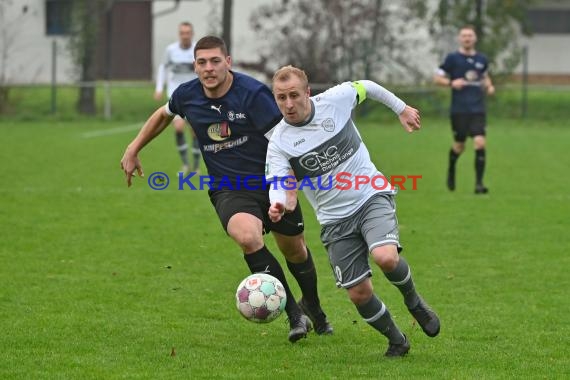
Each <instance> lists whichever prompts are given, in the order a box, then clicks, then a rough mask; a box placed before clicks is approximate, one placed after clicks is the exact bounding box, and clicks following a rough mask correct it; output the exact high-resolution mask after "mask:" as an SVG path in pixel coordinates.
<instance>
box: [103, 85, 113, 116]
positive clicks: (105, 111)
mask: <svg viewBox="0 0 570 380" xmlns="http://www.w3.org/2000/svg"><path fill="white" fill-rule="evenodd" d="M104 87H105V104H104V108H103V114H104V116H105V120H111V116H112V115H111V82H110V81H108V80H107V81H105V84H104Z"/></svg>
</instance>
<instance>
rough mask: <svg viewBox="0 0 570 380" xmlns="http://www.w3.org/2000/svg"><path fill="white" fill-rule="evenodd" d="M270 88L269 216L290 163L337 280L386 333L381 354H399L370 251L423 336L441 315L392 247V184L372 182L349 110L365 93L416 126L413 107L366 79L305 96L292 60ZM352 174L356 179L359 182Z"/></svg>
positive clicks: (395, 238) (274, 214) (281, 196)
mask: <svg viewBox="0 0 570 380" xmlns="http://www.w3.org/2000/svg"><path fill="white" fill-rule="evenodd" d="M273 95H274V97H275V100H276V102H277V105H278V107H279V110H280V111H281V113H282V115H283V120H282V121H281V122H280V123H279V124H277V126H276V127H275V128H274V129H273V130H272V131H271V132H269V133H268V137H269V135H270V137H269V138H270V140H269V147H268V150H267V161H266V168H267V172H266V177H267V179H268V180H273V185H272V187H271V189H270V193H269V194H270V201H271V206H270V208H269V210H268V214H269V217H270V218H271V220H273V221H278V220H280V219H281V217H282V216H283V214H284V211H285V207H284V204H285V201H286V193H285V187H288V186H290V184H287V185H285V184H284V183H283V181H282V180H283V178H288V177H289V173H290V172H291V171H293V173H294V175H295V178H294V179H293V178H291V179H292V180H293V181H295V180H296V181H297V182H296V183H297V185H296V186H297V188H300V189H302V190H303V191H304V193H305V195H306V197H307V199H308V200H309V202H310V203H311V205H312V206H313V208H314V209H315V211H316V213H317V219H318V220H319V223H320V224H321V228H322V229H321V240H322V241H323V244H324V245H325V247H326V248H327V251H328V255H329V260H330V263H331V267H332V268H333V272H334V274H335V277H336V280H337V284H338V286H339V287H343V288H345V289H347V291H348V295H349V297H350V299H351V301H352V302H353V303H354V304H355V306H356V309H357V310H358V312H359V313H360V315H361V316H362V317H363V318H364V320H365V321H366V322H367V323H368V324H370V325H371V326H372V327H373V328H375V329H376V330H378V331H379V332H381V333H382V334H383V335H385V336H386V337H387V338H388V340H389V346H388V350H387V351H386V353H385V355H386V356H389V357H396V356H404V355H405V354H406V353H407V352H408V351H409V349H410V344H409V342H408V339H407V338H406V336H405V335H404V334H402V332H401V331H400V330H399V329H398V327H397V326H396V324H395V323H394V321H393V320H392V317H391V316H390V313H389V312H388V309H387V308H386V306H385V305H384V304H383V303H382V301H380V299H379V298H378V297H377V296H376V295H375V294H374V292H373V288H372V282H371V281H370V276H371V275H372V271H371V269H370V266H369V264H368V255H369V254H370V255H371V256H372V259H373V260H374V262H375V263H376V264H377V265H378V266H379V267H380V268H381V269H382V272H383V273H384V275H385V276H386V278H388V280H389V281H390V282H391V283H392V284H394V285H395V286H396V287H397V288H398V289H399V290H400V292H401V293H402V295H403V296H404V302H405V304H406V306H407V308H408V310H409V311H410V313H411V314H412V315H413V316H414V318H415V319H416V320H417V321H418V323H419V325H420V326H421V327H422V329H423V331H424V332H425V333H426V334H427V335H428V336H431V337H433V336H436V335H437V334H438V333H439V330H440V323H439V319H438V317H437V315H436V314H435V313H434V312H433V311H432V310H431V309H430V308H429V306H428V305H427V304H426V303H425V302H424V300H423V299H422V298H421V297H420V295H419V294H418V293H417V292H416V290H415V286H414V283H413V281H412V276H411V272H410V268H409V266H408V264H407V263H406V261H405V260H404V258H403V257H401V256H400V255H399V251H401V247H400V243H399V233H398V222H397V219H396V205H395V202H394V195H395V193H396V189H393V188H392V186H391V185H389V184H388V183H384V184H383V183H380V182H377V183H375V184H374V183H372V182H373V181H372V179H373V178H376V179H378V178H383V176H382V174H381V173H380V172H379V171H378V170H377V169H376V167H375V165H374V164H373V163H372V161H371V160H370V156H369V154H368V150H367V149H366V146H365V145H364V143H363V142H362V139H361V138H360V135H359V133H358V131H357V130H356V127H355V125H354V122H353V121H352V119H351V113H352V110H353V108H354V107H355V106H356V105H357V104H359V103H361V102H362V101H364V99H366V98H367V97H368V98H370V99H373V100H376V101H379V102H381V103H383V104H385V105H386V106H388V107H389V108H391V109H392V111H394V112H395V113H396V114H398V115H399V119H400V122H401V124H402V125H403V126H404V128H405V129H406V130H407V131H408V132H413V131H414V130H417V129H419V128H420V116H419V112H418V110H416V109H414V108H412V107H409V106H407V105H406V104H405V103H404V102H403V101H402V100H400V99H399V98H397V97H396V96H395V95H394V94H392V93H391V92H389V91H388V90H386V89H384V88H383V87H382V86H380V85H378V84H377V83H374V82H372V81H369V80H362V81H358V82H346V83H343V84H340V85H338V86H335V87H333V88H331V89H329V90H327V91H325V92H324V93H322V94H319V95H317V96H314V97H310V89H309V86H308V79H307V76H306V75H305V73H304V72H303V71H302V70H300V69H298V68H295V67H292V66H285V67H283V68H281V69H279V70H278V71H277V72H276V73H275V75H274V77H273ZM357 176H358V178H360V179H361V181H360V184H359V186H358V188H357V181H354V180H355V179H356V178H357ZM365 178H368V179H369V182H368V183H367V184H364V182H365V181H364V180H363V179H365ZM349 179H351V180H352V181H354V183H352V182H350V181H349ZM363 184H364V186H363ZM284 185H285V186H284Z"/></svg>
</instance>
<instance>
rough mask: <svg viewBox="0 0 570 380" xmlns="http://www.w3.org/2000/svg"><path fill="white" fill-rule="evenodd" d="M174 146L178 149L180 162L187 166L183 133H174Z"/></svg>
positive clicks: (186, 149)
mask: <svg viewBox="0 0 570 380" xmlns="http://www.w3.org/2000/svg"><path fill="white" fill-rule="evenodd" d="M176 146H177V147H178V153H180V158H181V159H182V162H183V163H184V165H186V166H188V144H186V137H184V132H176Z"/></svg>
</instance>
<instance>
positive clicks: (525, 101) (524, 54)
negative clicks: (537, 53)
mask: <svg viewBox="0 0 570 380" xmlns="http://www.w3.org/2000/svg"><path fill="white" fill-rule="evenodd" d="M527 114H528V45H525V46H524V47H523V50H522V101H521V116H522V118H523V119H526V117H527Z"/></svg>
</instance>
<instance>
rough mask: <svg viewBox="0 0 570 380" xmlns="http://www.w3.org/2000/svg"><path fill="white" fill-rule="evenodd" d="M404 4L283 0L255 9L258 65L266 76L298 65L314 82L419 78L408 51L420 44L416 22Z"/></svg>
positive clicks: (251, 64)
mask: <svg viewBox="0 0 570 380" xmlns="http://www.w3.org/2000/svg"><path fill="white" fill-rule="evenodd" d="M412 16H414V14H413V13H412V12H411V11H410V10H409V9H408V8H407V7H405V6H402V4H399V3H397V4H395V2H387V1H383V0H328V1H327V0H282V1H281V2H280V3H278V4H271V5H264V6H261V7H260V8H259V9H257V10H256V11H255V12H254V14H253V16H252V18H251V20H250V22H251V25H252V27H253V29H254V31H255V32H256V35H257V36H258V42H259V43H260V44H261V45H262V47H261V49H260V50H259V53H260V59H259V60H258V61H257V62H246V63H240V64H241V65H242V66H246V67H248V68H256V69H258V70H260V71H262V72H265V73H267V74H269V73H271V72H273V70H274V69H276V68H277V67H278V66H280V65H283V64H293V65H298V66H302V67H303V69H304V70H305V71H306V72H307V74H308V75H309V77H310V78H311V81H312V82H320V83H330V82H340V81H343V80H347V79H349V78H355V77H364V76H365V75H366V76H370V77H379V76H383V77H386V76H389V75H390V74H393V73H396V72H397V73H399V74H401V75H407V76H417V75H419V72H418V71H417V70H415V68H414V66H413V65H409V64H407V61H406V59H405V53H406V51H409V50H413V49H414V48H415V46H417V45H418V42H419V38H418V36H415V35H414V34H413V33H410V31H413V30H414V23H417V22H418V20H417V19H416V18H414V17H412Z"/></svg>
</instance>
